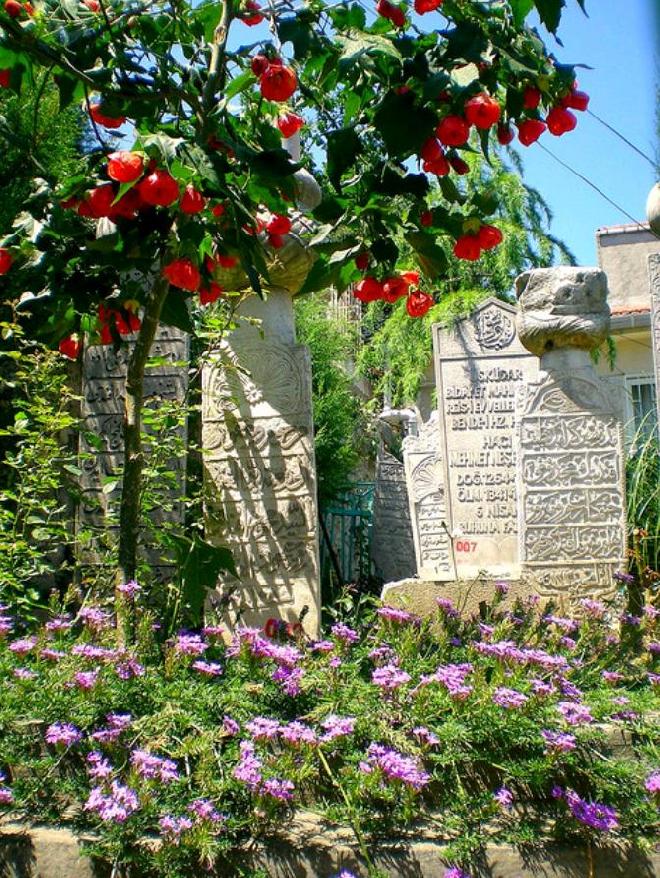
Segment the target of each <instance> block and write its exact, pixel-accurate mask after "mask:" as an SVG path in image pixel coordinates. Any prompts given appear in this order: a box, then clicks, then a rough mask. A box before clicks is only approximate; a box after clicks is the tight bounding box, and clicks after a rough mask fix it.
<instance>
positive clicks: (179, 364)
mask: <svg viewBox="0 0 660 878" xmlns="http://www.w3.org/2000/svg"><path fill="white" fill-rule="evenodd" d="M134 344H135V342H134V341H133V340H132V339H130V338H129V339H128V340H127V341H126V342H125V343H124V344H123V345H122V346H121V347H120V348H119V349H118V350H115V348H114V347H113V346H112V345H91V346H89V347H87V348H85V351H84V354H83V370H82V403H81V414H82V422H83V431H87V432H90V433H92V434H94V435H95V436H96V437H98V440H99V442H98V443H97V444H94V443H90V442H88V441H87V440H86V437H85V435H84V433H83V435H82V436H81V439H80V449H81V451H82V452H83V453H84V455H85V459H84V460H83V461H82V471H83V475H82V479H81V488H82V494H83V499H82V502H81V504H80V508H79V512H78V518H77V530H78V532H81V531H83V530H85V531H90V532H91V533H92V534H93V535H94V536H93V539H92V541H91V545H90V546H89V548H88V549H87V550H86V551H85V552H84V560H86V561H87V562H88V563H91V564H94V563H98V562H99V561H100V554H99V553H98V551H97V549H98V540H99V539H101V538H102V537H103V534H104V533H106V532H109V533H110V534H111V539H112V537H113V536H115V537H116V533H117V526H116V524H113V522H112V516H110V522H108V516H109V513H111V512H113V511H114V513H115V516H116V514H117V513H118V503H119V486H120V479H121V472H120V471H121V467H122V466H123V455H124V443H123V437H122V418H123V410H124V399H125V391H124V388H125V383H126V369H127V364H128V358H129V357H130V353H131V350H132V348H133V345H134ZM151 357H153V358H159V359H160V360H162V361H163V362H162V365H158V366H154V367H148V368H147V370H146V373H145V378H144V400H145V407H146V408H148V407H150V406H155V405H158V402H159V401H160V400H168V401H180V402H183V401H184V399H185V396H186V393H187V389H188V368H187V363H188V358H189V340H188V337H187V335H186V334H185V333H183V332H181V331H180V330H178V329H174V328H173V327H169V326H161V327H160V328H159V329H158V333H157V335H156V339H155V341H154V344H153V346H152V349H151ZM179 434H180V438H181V440H182V441H183V443H184V444H185V440H186V427H185V424H184V426H182V427H181V428H180V429H179ZM97 445H98V447H97ZM170 465H171V468H172V469H173V470H174V471H175V472H177V474H178V476H179V486H180V488H179V489H177V492H176V493H177V498H178V497H180V496H181V495H182V493H183V485H184V480H185V466H186V462H185V459H174V460H172V461H171V464H170ZM114 480H116V485H115V486H114V487H112V484H113V481H114ZM109 488H112V489H111V490H109ZM164 520H170V521H182V520H183V506H182V503H181V502H180V501H179V500H178V499H176V500H173V501H172V509H171V510H160V511H157V512H156V513H155V514H154V518H153V521H154V524H156V525H157V524H159V523H162V522H163V521H164ZM148 560H149V561H150V562H151V563H152V567H153V568H154V573H155V575H156V576H161V577H162V576H166V575H167V573H168V572H169V571H170V570H171V566H170V565H169V564H168V563H167V559H163V558H162V557H161V555H160V553H159V552H155V553H154V552H152V553H150V554H149V555H148Z"/></svg>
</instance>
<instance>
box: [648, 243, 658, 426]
mask: <svg viewBox="0 0 660 878" xmlns="http://www.w3.org/2000/svg"><path fill="white" fill-rule="evenodd" d="M649 279H650V283H651V345H652V347H653V364H654V367H655V398H656V401H657V404H658V439H659V440H660V253H653V254H651V256H649Z"/></svg>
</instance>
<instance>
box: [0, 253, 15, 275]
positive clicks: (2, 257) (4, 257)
mask: <svg viewBox="0 0 660 878" xmlns="http://www.w3.org/2000/svg"><path fill="white" fill-rule="evenodd" d="M13 261H14V257H13V256H12V255H11V253H10V252H9V250H7V248H6V247H0V275H1V274H7V272H8V271H9V269H10V268H11V266H12V263H13Z"/></svg>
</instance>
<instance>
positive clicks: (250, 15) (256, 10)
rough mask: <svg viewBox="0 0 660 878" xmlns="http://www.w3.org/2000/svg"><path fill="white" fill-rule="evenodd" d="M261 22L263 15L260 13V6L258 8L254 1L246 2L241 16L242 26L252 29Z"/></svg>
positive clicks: (248, 0)
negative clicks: (245, 25)
mask: <svg viewBox="0 0 660 878" xmlns="http://www.w3.org/2000/svg"><path fill="white" fill-rule="evenodd" d="M246 13H247V14H246ZM263 20H264V15H263V12H262V11H261V6H259V4H258V3H257V2H256V0H247V2H246V4H245V12H244V13H243V14H242V15H241V21H242V22H243V24H247V26H248V27H254V26H255V25H257V24H261V22H262V21H263Z"/></svg>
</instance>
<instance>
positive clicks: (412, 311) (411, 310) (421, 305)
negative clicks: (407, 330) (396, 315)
mask: <svg viewBox="0 0 660 878" xmlns="http://www.w3.org/2000/svg"><path fill="white" fill-rule="evenodd" d="M432 306H433V296H430V295H429V294H428V293H423V292H422V291H421V290H412V292H411V293H410V295H409V296H408V299H407V300H406V311H407V312H408V314H409V315H410V317H423V316H424V315H425V314H426V312H427V311H428V310H429V308H431V307H432Z"/></svg>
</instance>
